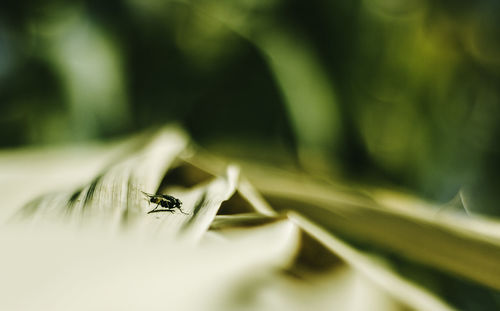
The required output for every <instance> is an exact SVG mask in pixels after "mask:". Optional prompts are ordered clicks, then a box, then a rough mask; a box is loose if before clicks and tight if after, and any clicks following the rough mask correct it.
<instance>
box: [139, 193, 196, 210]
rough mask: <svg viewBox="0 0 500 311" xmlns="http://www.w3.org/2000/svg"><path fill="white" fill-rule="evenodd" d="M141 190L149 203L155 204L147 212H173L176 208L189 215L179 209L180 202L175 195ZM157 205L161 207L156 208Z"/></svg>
mask: <svg viewBox="0 0 500 311" xmlns="http://www.w3.org/2000/svg"><path fill="white" fill-rule="evenodd" d="M141 192H142V193H143V194H144V195H145V196H146V197H147V199H148V201H149V204H151V203H153V204H156V206H155V208H153V209H152V210H150V211H149V212H148V214H150V213H156V212H170V213H174V212H175V209H176V208H177V209H179V211H180V212H181V213H183V214H185V215H189V214H188V213H184V211H183V210H182V209H181V206H182V202H181V200H179V199H177V198H176V197H173V196H171V195H168V194H149V193H146V192H143V191H141ZM158 206H161V207H162V208H161V209H158Z"/></svg>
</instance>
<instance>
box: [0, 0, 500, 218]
mask: <svg viewBox="0 0 500 311" xmlns="http://www.w3.org/2000/svg"><path fill="white" fill-rule="evenodd" d="M499 13H500V2H498V1H496V0H478V1H465V0H454V1H450V0H435V1H424V0H420V1H419V0H363V1H360V0H340V1H298V0H290V1H280V0H235V1H230V0H199V1H168V0H163V1H162V0H123V1H118V0H108V1H97V0H89V1H82V0H72V1H68V0H48V1H36V0H35V1H31V2H30V3H29V4H26V3H22V2H20V1H13V0H3V1H2V2H1V4H0V107H1V108H0V146H1V147H3V148H7V147H18V146H26V145H49V144H66V143H75V142H76V143H78V142H82V141H87V140H95V139H108V138H114V137H121V136H124V135H127V134H129V133H133V132H137V131H139V130H141V129H145V128H149V127H151V126H158V125H161V124H165V123H169V122H177V123H180V124H181V125H183V126H184V127H185V128H186V129H187V130H188V131H189V133H190V134H191V135H192V136H193V138H194V139H195V140H196V141H197V142H199V143H200V144H201V145H207V146H210V145H225V146H226V148H228V147H227V146H229V149H231V148H232V149H233V151H235V152H238V151H239V152H240V153H242V152H243V153H245V152H247V153H248V154H249V156H256V157H258V156H259V155H260V156H263V157H265V156H266V155H270V156H272V155H276V154H278V155H280V154H286V155H288V157H290V158H292V159H293V162H294V163H296V164H297V165H298V166H300V167H303V168H305V169H307V170H310V171H312V172H323V173H325V174H332V175H335V176H342V177H343V178H347V179H353V180H358V181H363V182H369V183H374V184H381V185H397V186H398V187H403V188H406V189H407V190H409V191H412V192H414V193H417V194H418V195H420V196H422V197H424V198H427V199H430V200H435V201H436V202H440V203H444V202H447V201H450V200H452V199H453V198H458V199H459V200H460V201H461V204H463V205H464V207H465V208H466V209H467V210H468V211H469V212H478V213H487V214H491V215H499V214H500V207H499V206H498V204H497V202H499V200H498V199H499V196H500V195H499V194H497V193H498V191H497V189H498V187H499V186H500V178H499V177H498V172H499V169H498V168H497V162H498V159H500V157H499V153H500V147H499V145H498V143H497V141H498V138H499V134H500V122H499V120H500V87H499V86H500V83H499V82H500V19H499V17H500V14H499ZM231 146H232V147H231Z"/></svg>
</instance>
